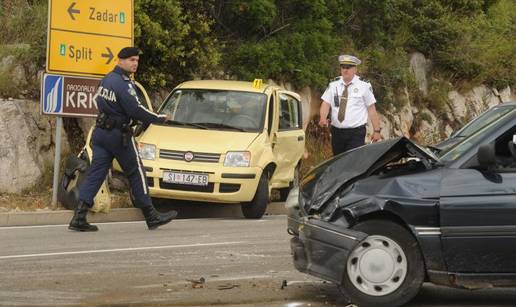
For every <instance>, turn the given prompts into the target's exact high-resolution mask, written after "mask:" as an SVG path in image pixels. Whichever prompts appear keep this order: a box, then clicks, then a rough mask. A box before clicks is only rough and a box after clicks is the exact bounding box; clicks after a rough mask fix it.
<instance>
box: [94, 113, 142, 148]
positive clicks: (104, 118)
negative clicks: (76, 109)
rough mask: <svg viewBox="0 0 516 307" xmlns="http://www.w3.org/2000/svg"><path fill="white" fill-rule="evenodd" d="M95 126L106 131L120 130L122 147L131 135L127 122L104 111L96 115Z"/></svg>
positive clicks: (125, 145) (127, 142) (126, 143)
mask: <svg viewBox="0 0 516 307" xmlns="http://www.w3.org/2000/svg"><path fill="white" fill-rule="evenodd" d="M95 126H96V127H99V128H101V129H104V130H108V131H111V130H113V129H118V130H120V131H121V132H122V145H123V146H124V147H127V145H128V144H129V141H130V140H131V137H132V136H133V131H132V130H131V126H130V125H129V123H126V122H123V121H121V120H120V119H118V118H116V117H113V116H109V115H107V114H106V113H100V114H99V115H98V116H97V120H96V123H95Z"/></svg>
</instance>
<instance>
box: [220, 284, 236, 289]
mask: <svg viewBox="0 0 516 307" xmlns="http://www.w3.org/2000/svg"><path fill="white" fill-rule="evenodd" d="M238 287H240V285H237V284H222V285H218V286H217V289H218V290H229V289H233V288H238Z"/></svg>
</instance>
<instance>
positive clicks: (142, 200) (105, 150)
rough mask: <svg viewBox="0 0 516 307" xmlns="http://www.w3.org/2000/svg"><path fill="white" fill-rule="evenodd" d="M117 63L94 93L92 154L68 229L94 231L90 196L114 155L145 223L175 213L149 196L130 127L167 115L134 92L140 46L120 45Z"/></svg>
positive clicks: (151, 223)
mask: <svg viewBox="0 0 516 307" xmlns="http://www.w3.org/2000/svg"><path fill="white" fill-rule="evenodd" d="M118 60H119V61H118V64H117V66H116V67H115V69H113V71H112V72H110V73H109V74H107V75H106V76H105V77H104V79H102V81H101V82H100V86H99V89H98V91H97V94H96V97H95V99H96V102H97V107H98V109H99V115H98V117H97V121H96V125H95V129H94V131H93V135H92V143H93V158H92V162H91V166H90V168H89V170H88V175H87V177H86V179H85V180H84V182H83V184H82V185H81V186H80V187H79V204H78V205H77V208H76V210H75V214H74V216H73V218H72V220H71V222H70V225H69V227H68V228H69V229H72V230H76V231H97V230H98V228H97V226H95V225H90V224H89V223H88V222H87V221H86V215H87V214H88V210H89V209H90V208H91V207H92V206H93V199H94V197H95V195H96V194H97V192H98V190H99V188H100V186H101V185H102V182H103V181H104V179H105V178H106V176H107V174H108V171H109V169H110V168H111V164H112V162H113V158H116V159H117V161H118V163H120V166H121V167H122V169H123V171H124V174H125V175H126V176H127V178H128V179H129V183H130V188H131V192H132V196H133V197H134V204H135V207H138V208H140V209H141V210H142V212H143V215H144V216H145V220H146V222H147V227H148V228H149V229H155V228H157V227H158V226H161V225H164V224H166V223H168V222H170V221H171V220H173V219H174V218H175V217H176V216H177V212H176V211H174V210H172V211H170V212H167V213H160V212H158V211H156V209H155V208H154V206H153V205H152V201H151V198H150V197H149V188H148V186H147V181H146V180H145V170H144V169H143V165H142V162H141V160H140V157H139V154H138V150H137V148H136V142H135V141H134V138H133V135H132V130H131V128H130V126H131V124H132V123H133V121H134V120H139V121H141V122H142V123H143V124H144V125H146V126H148V125H150V124H152V123H160V122H164V121H165V120H166V119H167V116H166V115H158V114H155V113H153V112H150V111H148V110H147V109H145V108H144V107H143V106H142V105H141V103H140V101H139V99H138V96H137V94H136V86H135V84H134V83H133V81H132V80H131V79H130V77H129V75H130V74H133V73H135V72H136V70H137V69H138V60H139V50H138V49H137V48H135V47H126V48H123V49H122V50H121V51H120V52H119V53H118Z"/></svg>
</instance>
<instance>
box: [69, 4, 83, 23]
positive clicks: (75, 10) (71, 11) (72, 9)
mask: <svg viewBox="0 0 516 307" xmlns="http://www.w3.org/2000/svg"><path fill="white" fill-rule="evenodd" d="M74 6H75V2H72V4H71V5H70V7H69V8H68V14H70V17H71V18H72V20H75V16H73V14H79V13H80V12H81V11H80V10H77V9H74V8H73V7H74Z"/></svg>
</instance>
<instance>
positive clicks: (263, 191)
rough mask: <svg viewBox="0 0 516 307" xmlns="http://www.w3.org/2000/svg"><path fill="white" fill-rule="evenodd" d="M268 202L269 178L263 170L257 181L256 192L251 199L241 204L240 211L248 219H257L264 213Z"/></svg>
mask: <svg viewBox="0 0 516 307" xmlns="http://www.w3.org/2000/svg"><path fill="white" fill-rule="evenodd" d="M268 202H269V178H268V177H267V174H266V173H265V172H264V173H263V174H262V176H261V177H260V181H259V182H258V188H256V194H254V198H253V200H251V201H250V202H245V203H242V204H241V207H242V213H243V214H244V216H245V217H246V218H248V219H259V218H261V217H262V216H263V214H264V213H265V210H266V209H267V203H268Z"/></svg>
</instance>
